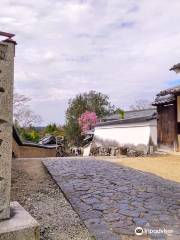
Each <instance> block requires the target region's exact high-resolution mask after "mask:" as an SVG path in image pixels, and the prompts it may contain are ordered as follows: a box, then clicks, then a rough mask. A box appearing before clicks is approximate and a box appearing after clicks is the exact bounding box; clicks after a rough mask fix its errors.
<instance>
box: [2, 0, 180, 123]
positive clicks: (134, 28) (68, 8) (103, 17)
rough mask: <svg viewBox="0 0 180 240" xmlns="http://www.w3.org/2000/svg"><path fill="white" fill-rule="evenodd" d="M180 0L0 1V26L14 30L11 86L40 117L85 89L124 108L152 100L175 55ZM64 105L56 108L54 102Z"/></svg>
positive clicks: (165, 83)
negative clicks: (12, 78) (13, 74)
mask: <svg viewBox="0 0 180 240" xmlns="http://www.w3.org/2000/svg"><path fill="white" fill-rule="evenodd" d="M179 9H180V1H179V0H174V1H173V2H172V3H170V1H169V0H152V1H147V0H140V1H136V0H129V1H127V0H121V1H120V0H98V1H97V0H69V1H67V0H39V1H35V0H31V1H22V0H1V13H0V26H1V30H2V31H8V32H13V33H16V40H17V42H18V46H17V49H16V67H15V86H16V89H17V90H19V91H21V92H22V93H26V94H27V95H30V96H31V97H33V101H34V102H32V106H33V107H34V110H36V111H38V112H39V111H40V112H41V114H42V116H43V118H44V119H45V122H47V121H49V120H50V116H48V117H47V111H48V112H51V113H52V116H53V119H52V121H56V122H58V121H60V122H63V120H64V111H65V107H66V106H67V99H68V98H69V97H73V95H75V94H77V93H79V92H82V91H88V90H91V89H93V90H97V91H102V92H103V93H107V94H109V95H110V98H111V100H112V102H113V103H115V104H116V105H118V106H123V107H127V106H128V105H131V104H132V103H133V101H134V100H135V99H137V98H141V99H142V98H148V99H152V98H153V97H154V95H155V94H156V93H157V92H158V91H159V90H160V89H162V88H165V87H167V86H168V81H171V80H173V79H176V78H177V77H176V75H175V74H174V73H172V72H169V71H168V69H169V67H170V66H171V65H173V64H175V63H177V62H179V58H180V48H179V42H180V33H179V25H178V23H179V21H180V15H179ZM55 103H57V104H58V105H60V106H62V107H61V108H60V110H59V111H60V112H58V114H57V115H56V111H55V108H54V107H52V105H53V106H54V104H55Z"/></svg>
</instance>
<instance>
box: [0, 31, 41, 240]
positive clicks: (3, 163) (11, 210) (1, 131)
mask: <svg viewBox="0 0 180 240" xmlns="http://www.w3.org/2000/svg"><path fill="white" fill-rule="evenodd" d="M0 35H1V36H5V37H8V38H7V39H5V40H4V41H1V42H0V240H6V239H8V240H18V239H19V240H37V239H39V226H38V223H37V222H36V221H35V220H34V219H33V218H32V217H31V216H30V215H29V214H28V213H27V212H26V211H25V210H24V209H23V208H22V207H21V206H20V205H19V204H18V203H17V202H13V203H10V192H11V159H12V125H13V81H14V56H15V45H16V42H15V41H13V40H12V39H11V37H12V36H14V35H11V34H8V33H2V32H0Z"/></svg>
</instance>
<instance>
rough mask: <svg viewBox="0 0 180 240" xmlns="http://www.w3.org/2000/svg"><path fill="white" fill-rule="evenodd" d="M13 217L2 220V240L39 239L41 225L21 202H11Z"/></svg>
mask: <svg viewBox="0 0 180 240" xmlns="http://www.w3.org/2000/svg"><path fill="white" fill-rule="evenodd" d="M10 206H11V218H10V219H7V220H4V221H1V222H0V240H39V225H38V223H37V222H36V220H34V218H32V217H31V216H30V215H29V213H28V212H26V211H25V209H24V208H22V207H21V206H20V205H19V203H17V202H12V203H11V205H10Z"/></svg>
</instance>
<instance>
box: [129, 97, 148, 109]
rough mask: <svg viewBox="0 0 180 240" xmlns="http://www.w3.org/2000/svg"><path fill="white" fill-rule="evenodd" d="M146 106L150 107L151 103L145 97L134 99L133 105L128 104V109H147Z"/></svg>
mask: <svg viewBox="0 0 180 240" xmlns="http://www.w3.org/2000/svg"><path fill="white" fill-rule="evenodd" d="M148 108H152V104H151V102H150V101H149V100H147V99H139V100H136V101H135V103H134V104H133V105H130V106H129V109H130V110H143V109H148Z"/></svg>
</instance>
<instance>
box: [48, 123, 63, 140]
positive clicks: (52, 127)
mask: <svg viewBox="0 0 180 240" xmlns="http://www.w3.org/2000/svg"><path fill="white" fill-rule="evenodd" d="M44 133H45V134H51V135H54V136H61V137H64V127H63V126H57V125H56V124H55V123H50V124H48V125H47V126H46V128H45V130H44Z"/></svg>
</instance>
